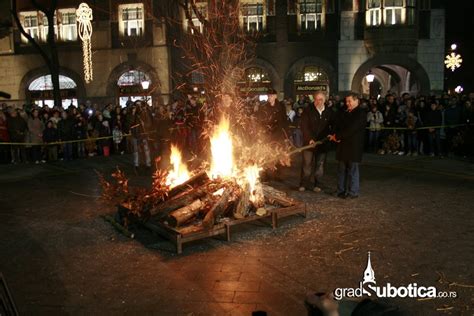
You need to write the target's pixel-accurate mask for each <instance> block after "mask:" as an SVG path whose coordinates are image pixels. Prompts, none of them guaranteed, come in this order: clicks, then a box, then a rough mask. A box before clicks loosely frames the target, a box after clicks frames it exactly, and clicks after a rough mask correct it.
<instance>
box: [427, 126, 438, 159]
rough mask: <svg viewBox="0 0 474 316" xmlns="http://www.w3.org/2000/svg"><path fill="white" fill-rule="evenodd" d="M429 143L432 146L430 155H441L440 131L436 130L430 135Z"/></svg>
mask: <svg viewBox="0 0 474 316" xmlns="http://www.w3.org/2000/svg"><path fill="white" fill-rule="evenodd" d="M428 141H429V144H430V154H436V155H440V154H441V139H440V135H439V129H435V130H434V131H433V132H429V133H428Z"/></svg>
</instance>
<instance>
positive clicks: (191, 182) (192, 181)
mask: <svg viewBox="0 0 474 316" xmlns="http://www.w3.org/2000/svg"><path fill="white" fill-rule="evenodd" d="M208 180H209V177H208V176H207V173H206V172H205V171H201V172H199V173H197V174H196V175H194V176H192V177H191V178H189V179H188V180H187V181H186V182H184V183H182V184H180V185H177V186H175V187H173V188H172V189H171V190H170V191H169V192H168V199H171V198H172V197H174V196H176V195H178V194H180V193H182V192H185V191H187V190H189V189H192V188H193V187H194V186H195V185H199V184H202V183H204V182H207V181H208Z"/></svg>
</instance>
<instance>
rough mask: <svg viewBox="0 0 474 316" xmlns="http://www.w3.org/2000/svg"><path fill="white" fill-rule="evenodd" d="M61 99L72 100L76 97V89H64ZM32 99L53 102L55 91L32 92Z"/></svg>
mask: <svg viewBox="0 0 474 316" xmlns="http://www.w3.org/2000/svg"><path fill="white" fill-rule="evenodd" d="M60 92H61V99H72V98H75V97H76V90H75V89H62V90H61V91H60ZM30 98H31V99H33V100H53V99H54V94H53V90H42V91H39V90H38V91H30Z"/></svg>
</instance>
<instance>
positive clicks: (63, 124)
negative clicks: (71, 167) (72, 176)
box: [58, 111, 74, 161]
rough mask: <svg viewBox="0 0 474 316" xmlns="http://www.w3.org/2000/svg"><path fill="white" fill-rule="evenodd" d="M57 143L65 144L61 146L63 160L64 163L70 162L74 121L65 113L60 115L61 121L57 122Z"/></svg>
mask: <svg viewBox="0 0 474 316" xmlns="http://www.w3.org/2000/svg"><path fill="white" fill-rule="evenodd" d="M58 135H59V141H60V142H65V143H63V145H62V150H63V158H62V159H64V160H66V161H70V160H72V143H71V140H73V138H74V121H73V120H72V118H70V117H69V116H68V114H67V112H66V111H64V112H62V113H61V120H60V121H59V122H58Z"/></svg>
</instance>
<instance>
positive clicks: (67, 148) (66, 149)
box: [63, 143, 72, 160]
mask: <svg viewBox="0 0 474 316" xmlns="http://www.w3.org/2000/svg"><path fill="white" fill-rule="evenodd" d="M63 158H64V160H72V143H65V144H63Z"/></svg>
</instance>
